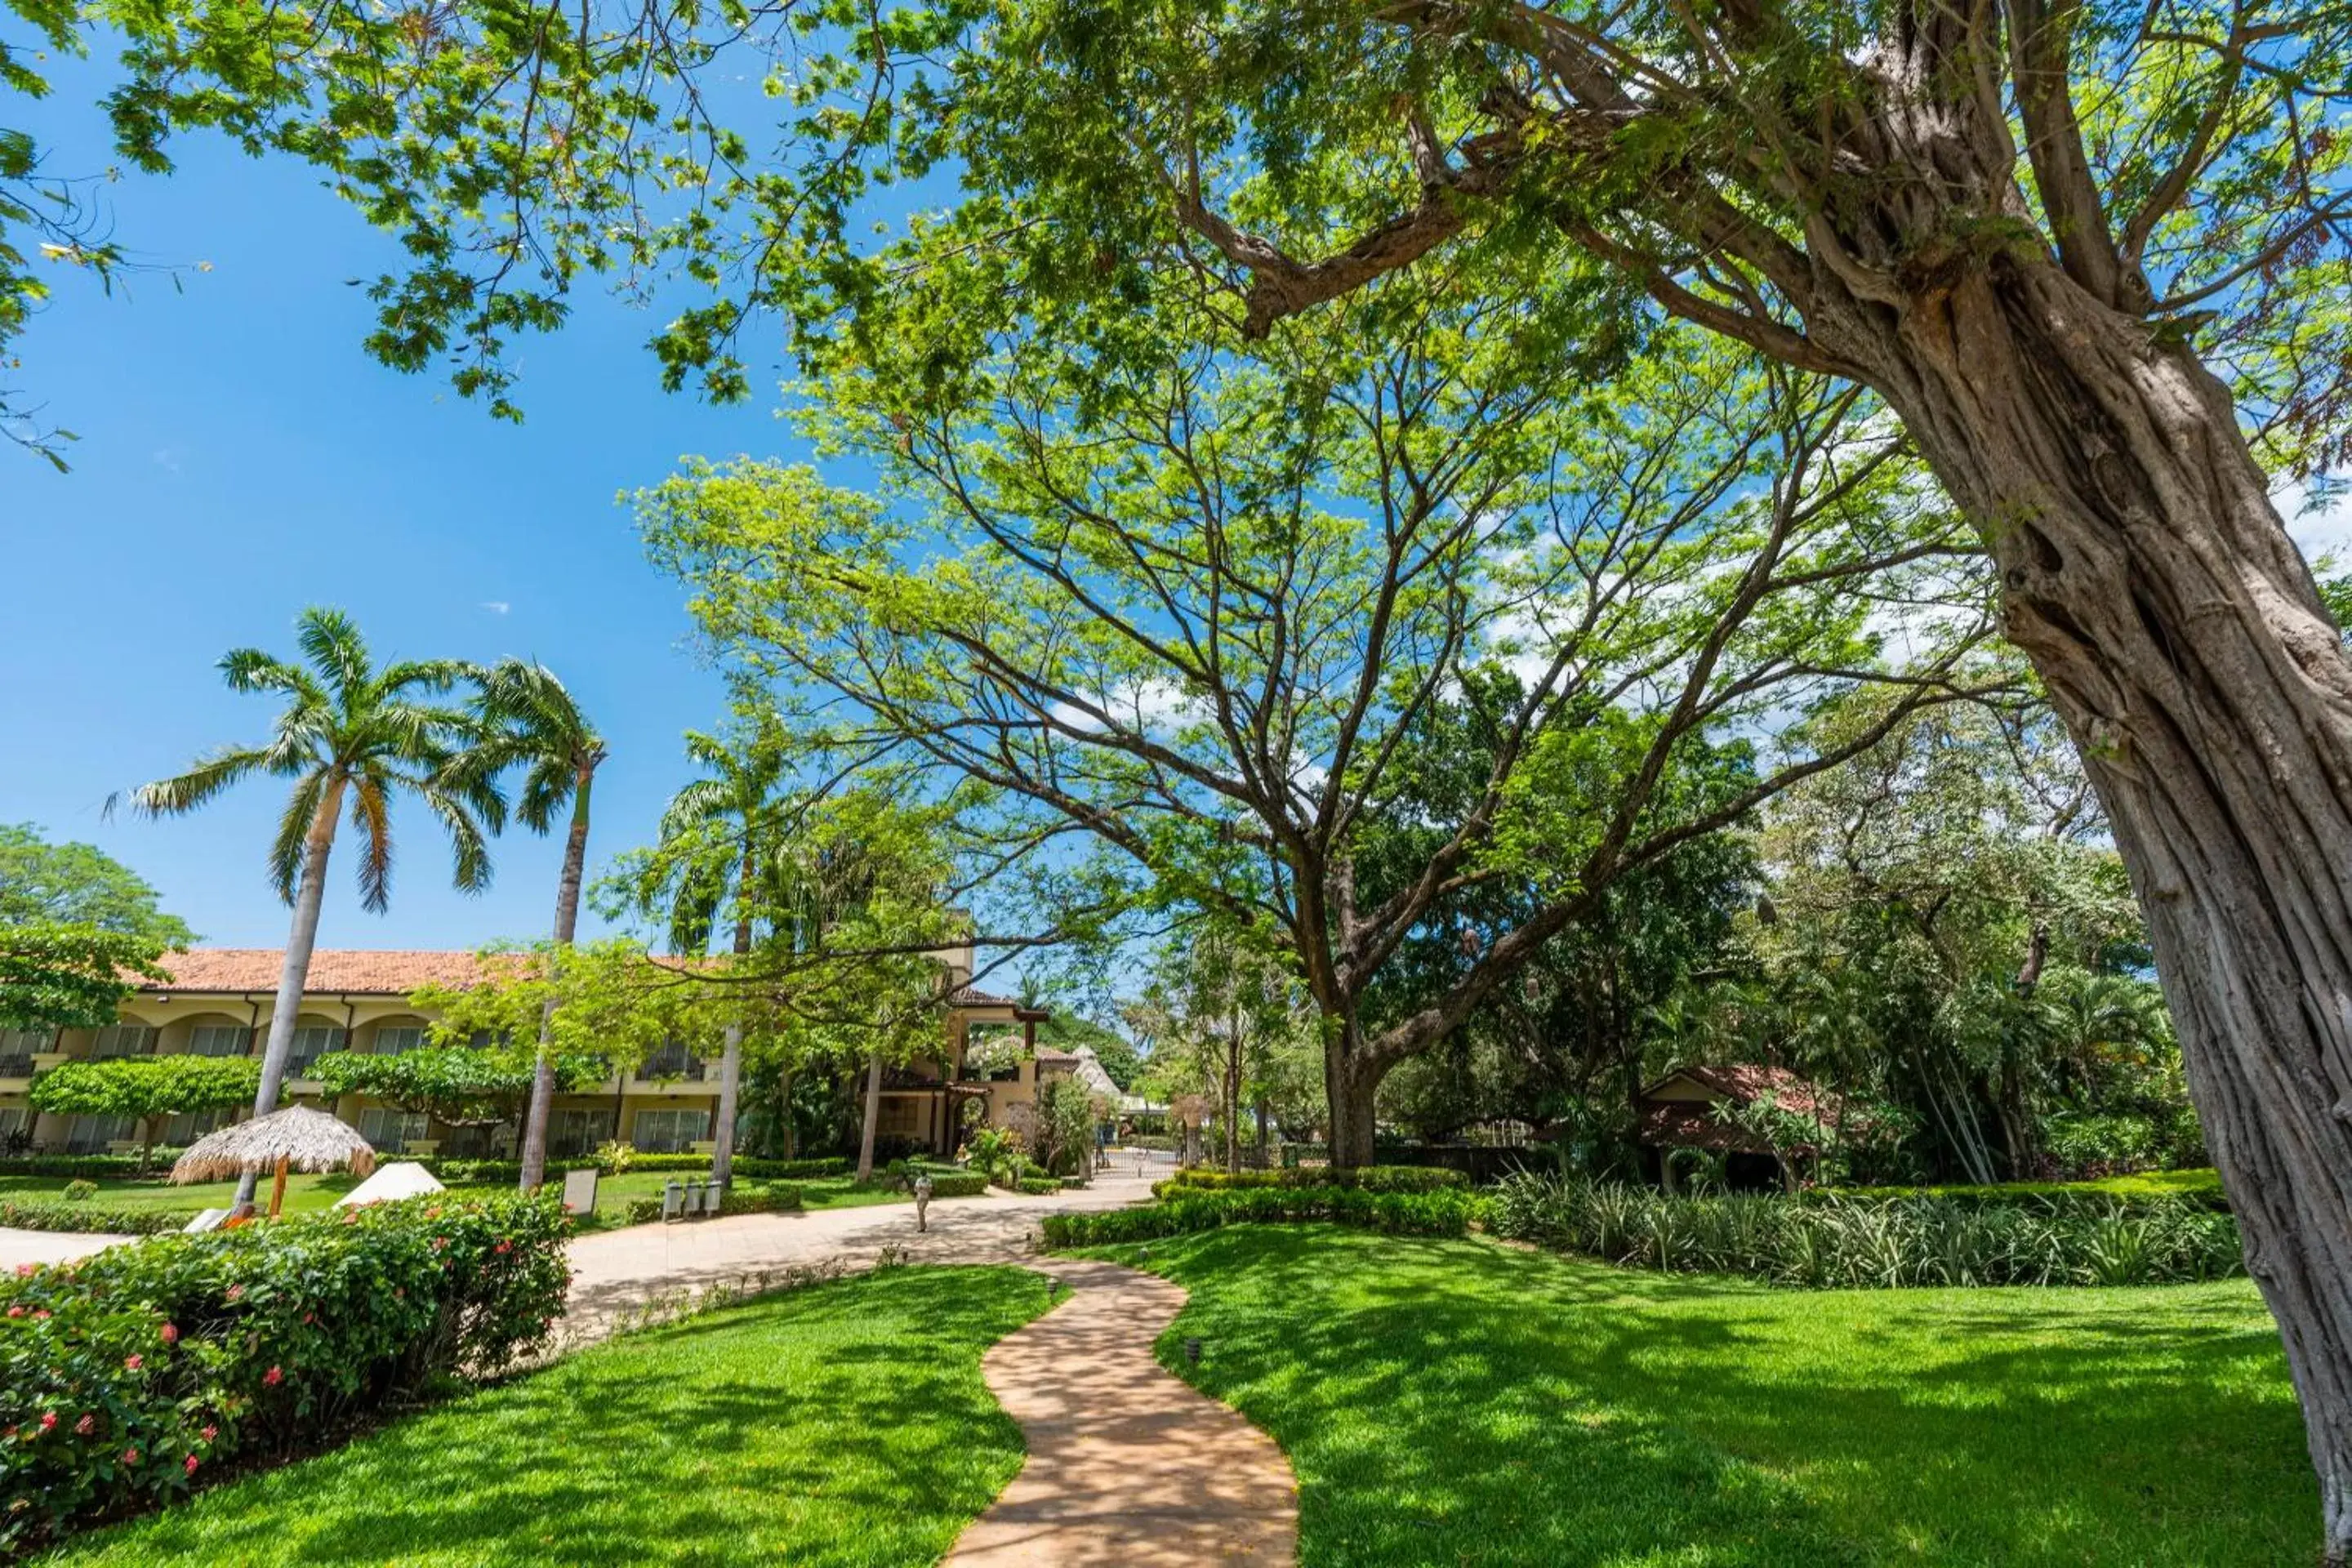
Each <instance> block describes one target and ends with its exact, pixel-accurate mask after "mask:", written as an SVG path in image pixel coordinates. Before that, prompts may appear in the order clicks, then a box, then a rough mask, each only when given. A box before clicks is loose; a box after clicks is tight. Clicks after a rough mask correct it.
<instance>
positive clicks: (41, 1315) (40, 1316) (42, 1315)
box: [33, 1307, 49, 1323]
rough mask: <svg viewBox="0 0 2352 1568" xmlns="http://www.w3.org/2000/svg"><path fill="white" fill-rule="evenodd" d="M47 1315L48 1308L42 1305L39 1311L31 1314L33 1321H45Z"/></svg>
mask: <svg viewBox="0 0 2352 1568" xmlns="http://www.w3.org/2000/svg"><path fill="white" fill-rule="evenodd" d="M48 1315H49V1310H48V1309H47V1308H46V1307H44V1308H42V1309H41V1310H39V1311H37V1312H35V1313H34V1314H33V1321H35V1322H37V1323H38V1322H43V1321H47V1318H48Z"/></svg>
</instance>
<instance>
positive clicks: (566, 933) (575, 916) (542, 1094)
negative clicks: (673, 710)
mask: <svg viewBox="0 0 2352 1568" xmlns="http://www.w3.org/2000/svg"><path fill="white" fill-rule="evenodd" d="M595 776H596V771H595V769H594V768H593V767H586V768H583V769H581V770H580V772H579V774H578V776H577V779H576V780H575V782H574V784H573V785H572V826H571V829H570V831H568V832H567V833H566V834H565V835H564V837H563V870H562V874H561V876H559V877H558V879H557V880H556V884H555V945H556V947H557V948H558V949H559V950H561V949H563V948H567V947H570V946H571V945H572V936H573V934H574V933H575V932H577V931H579V929H580V879H581V878H582V877H583V875H584V874H585V872H586V870H587V866H588V791H589V786H590V785H591V784H593V783H594V781H595ZM557 956H558V957H559V958H560V957H561V956H562V954H561V952H560V951H559V952H558V955H557ZM554 1019H555V1002H554V1000H553V998H550V999H549V1001H548V1004H547V1006H546V1008H545V1009H544V1010H543V1011H542V1012H541V1014H540V1016H539V1062H538V1065H537V1066H536V1067H535V1068H533V1069H532V1071H531V1075H530V1110H526V1111H525V1112H524V1113H523V1121H522V1179H521V1186H522V1190H523V1191H524V1192H526V1193H535V1192H537V1191H538V1190H539V1185H540V1184H541V1182H543V1181H545V1180H546V1179H547V1119H548V1115H549V1112H550V1111H551V1110H552V1109H553V1107H554V1104H555V1055H554V1045H553V1042H552V1041H551V1039H550V1038H549V1034H550V1030H551V1026H552V1024H553V1023H554Z"/></svg>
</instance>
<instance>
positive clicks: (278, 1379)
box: [261, 1366, 286, 1388]
mask: <svg viewBox="0 0 2352 1568" xmlns="http://www.w3.org/2000/svg"><path fill="white" fill-rule="evenodd" d="M285 1381H286V1374H285V1373H282V1372H280V1371H278V1369H277V1368H276V1367H274V1366H273V1367H271V1368H270V1369H269V1370H268V1372H265V1373H262V1374H261V1386H262V1387H264V1388H275V1387H277V1386H278V1384H281V1383H283V1382H285Z"/></svg>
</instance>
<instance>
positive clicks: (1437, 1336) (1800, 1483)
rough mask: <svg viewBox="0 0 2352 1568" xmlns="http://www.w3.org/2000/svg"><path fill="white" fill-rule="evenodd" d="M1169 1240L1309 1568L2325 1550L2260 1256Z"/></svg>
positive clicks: (1325, 1233) (2284, 1554)
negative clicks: (2170, 1284)
mask: <svg viewBox="0 0 2352 1568" xmlns="http://www.w3.org/2000/svg"><path fill="white" fill-rule="evenodd" d="M1144 1251H1145V1249H1143V1248H1140V1247H1116V1248H1109V1249H1106V1250H1105V1252H1104V1254H1103V1255H1104V1256H1107V1257H1113V1258H1119V1259H1121V1260H1123V1261H1129V1262H1136V1261H1140V1262H1141V1263H1142V1264H1143V1265H1144V1266H1145V1267H1148V1268H1156V1269H1158V1270H1160V1272H1162V1273H1165V1274H1167V1275H1169V1276H1171V1278H1173V1279H1177V1280H1179V1281H1180V1282H1181V1283H1182V1284H1184V1285H1185V1286H1186V1287H1188V1288H1189V1289H1191V1291H1192V1303H1191V1305H1190V1306H1189V1307H1188V1308H1187V1309H1186V1310H1185V1311H1184V1313H1183V1315H1182V1316H1181V1317H1180V1318H1179V1319H1178V1320H1177V1321H1176V1323H1175V1324H1174V1325H1173V1326H1172V1327H1171V1329H1170V1330H1169V1331H1168V1334H1167V1335H1166V1337H1165V1338H1164V1339H1163V1340H1162V1341H1161V1342H1160V1354H1161V1359H1162V1360H1163V1361H1164V1362H1165V1363H1167V1364H1168V1365H1170V1366H1171V1368H1173V1369H1175V1370H1177V1371H1178V1373H1180V1375H1185V1376H1188V1377H1190V1378H1191V1379H1192V1381H1194V1382H1195V1383H1197V1384H1199V1385H1200V1386H1202V1388H1204V1389H1206V1390H1208V1391H1209V1392H1211V1393H1213V1394H1216V1395H1217V1396H1219V1397H1220V1398H1223V1399H1225V1400H1226V1401H1228V1402H1229V1403H1231V1404H1233V1405H1235V1406H1237V1407H1238V1408H1239V1409H1241V1410H1242V1411H1243V1412H1244V1414H1246V1415H1249V1416H1250V1417H1251V1419H1253V1420H1255V1422H1257V1423H1258V1424H1259V1425H1260V1426H1263V1427H1265V1430H1266V1431H1268V1432H1269V1433H1271V1434H1272V1435H1273V1436H1275V1438H1276V1440H1277V1441H1279V1442H1280V1443H1281V1444H1282V1446H1283V1447H1284V1448H1285V1449H1286V1450H1287V1451H1288V1453H1289V1455H1290V1457H1291V1460H1292V1462H1293V1463H1294V1464H1295V1465H1296V1466H1297V1470H1298V1476H1299V1482H1300V1510H1301V1520H1300V1523H1301V1531H1302V1542H1301V1561H1302V1563H1303V1564H1304V1565H1305V1568H1339V1565H1342V1564H1345V1565H1348V1568H1369V1565H1370V1564H1397V1565H1403V1564H1413V1565H1416V1568H1418V1565H1422V1564H1446V1565H1449V1568H1468V1565H1474V1564H1475V1565H1482V1568H1484V1565H1496V1564H1504V1563H1515V1564H1516V1563H1526V1564H1545V1565H1551V1564H1571V1563H1572V1564H1609V1565H1612V1568H1635V1565H1639V1568H1731V1565H1738V1568H1763V1565H1773V1568H1781V1565H1786V1568H1823V1565H1832V1564H1860V1563H1917V1564H1935V1565H1937V1568H1942V1565H1946V1564H2024V1563H2033V1564H2053V1565H2054V1564H2060V1563H2067V1564H2084V1563H2095V1564H2116V1565H2119V1568H2120V1565H2126V1564H2128V1565H2134V1568H2137V1565H2140V1564H2151V1565H2152V1564H2175V1563H2177V1564H2192V1563H2193V1564H2200V1565H2209V1568H2210V1565H2226V1564H2246V1565H2248V1568H2254V1565H2260V1568H2278V1565H2282V1564H2293V1563H2307V1562H2309V1561H2311V1560H2312V1558H2313V1556H2314V1546H2315V1541H2316V1539H2317V1523H2318V1502H2317V1494H2316V1488H2315V1485H2314V1482H2313V1480H2312V1476H2311V1471H2310V1468H2309V1464H2308V1461H2307V1460H2306V1459H2305V1454H2304V1445H2303V1432H2302V1427H2301V1424H2300V1422H2299V1420H2298V1418H2297V1416H2296V1414H2295V1406H2294V1398H2293V1394H2292V1393H2291V1391H2290V1390H2289V1388H2288V1385H2287V1381H2286V1373H2285V1366H2284V1360H2283V1358H2282V1357H2281V1355H2280V1352H2279V1348H2278V1339H2277V1335H2276V1333H2275V1331H2273V1328H2272V1326H2271V1323H2270V1320H2269V1318H2268V1316H2267V1314H2266V1313H2265V1312H2264V1311H2263V1307H2262V1304H2261V1302H2260V1300H2259V1299H2258V1298H2257V1297H2256V1296H2255V1293H2254V1291H2253V1289H2252V1286H2250V1285H2248V1284H2247V1283H2245V1282H2244V1281H2242V1280H2241V1281H2235V1282H2231V1283H2229V1284H2223V1285H2203V1286H2183V1287H2176V1288H2171V1289H2145V1290H2088V1289H2075V1290H2025V1289H2005V1290H1933V1291H1896V1290H1886V1291H1852V1292H1824V1293H1810V1292H1801V1291H1776V1290H1770V1289H1763V1288H1760V1287H1751V1286H1748V1285H1744V1284H1739V1283H1735V1282H1725V1281H1721V1280H1715V1279H1688V1278H1675V1277H1662V1276H1658V1275H1652V1274H1638V1273H1631V1272H1626V1271H1623V1270H1619V1269H1614V1268H1607V1267H1605V1266H1602V1265H1599V1264H1593V1263H1588V1262H1583V1261H1579V1260H1571V1259H1563V1258H1553V1257H1549V1256H1544V1255H1537V1254H1530V1253H1527V1252H1521V1251H1517V1250H1514V1249H1508V1248H1506V1247H1500V1246H1497V1245H1494V1244H1490V1243H1486V1242H1483V1241H1425V1240H1417V1239H1405V1238H1392V1237H1378V1236H1372V1235H1368V1234H1365V1233H1362V1232H1354V1231H1341V1230H1336V1229H1333V1228H1330V1227H1327V1226H1286V1227H1277V1226H1240V1227H1234V1228H1232V1229H1226V1230H1220V1231H1213V1232H1209V1233H1206V1234H1204V1235H1201V1236H1197V1237H1183V1238H1181V1239H1177V1240H1170V1241H1157V1242H1153V1243H1150V1246H1149V1248H1148V1253H1149V1256H1148V1257H1146V1256H1143V1253H1144ZM1191 1335H1198V1336H1200V1337H1201V1338H1202V1341H1203V1342H1204V1345H1205V1353H1204V1355H1203V1357H1202V1363H1201V1364H1200V1365H1199V1366H1198V1367H1197V1368H1190V1369H1188V1368H1187V1367H1186V1366H1185V1363H1184V1359H1183V1356H1182V1353H1181V1352H1182V1344H1183V1342H1184V1340H1185V1338H1186V1337H1188V1336H1191Z"/></svg>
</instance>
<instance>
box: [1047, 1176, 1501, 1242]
mask: <svg viewBox="0 0 2352 1568" xmlns="http://www.w3.org/2000/svg"><path fill="white" fill-rule="evenodd" d="M1477 1206H1478V1200H1477V1199H1475V1198H1474V1197H1473V1196H1471V1194H1468V1193H1465V1192H1461V1191H1459V1190H1456V1189H1453V1188H1444V1189H1440V1190H1438V1191H1436V1192H1426V1193H1370V1192H1363V1191H1360V1190H1359V1189H1356V1188H1350V1187H1337V1186H1329V1185H1323V1186H1292V1187H1244V1188H1238V1189H1234V1190H1231V1191H1226V1192H1194V1193H1186V1194H1179V1195H1178V1196H1176V1197H1173V1198H1171V1199H1169V1200H1168V1201H1166V1202H1164V1203H1157V1204H1152V1205H1148V1206H1145V1207H1142V1208H1130V1209H1111V1210H1108V1211H1107V1212H1104V1213H1100V1214H1052V1215H1046V1216H1045V1245H1046V1246H1047V1247H1104V1246H1108V1245H1111V1244H1113V1243H1116V1242H1122V1241H1150V1240H1151V1239H1153V1238H1155V1237H1163V1236H1183V1235H1186V1234H1188V1233H1190V1232H1192V1231H1196V1230H1214V1229H1216V1228H1217V1227H1218V1226H1225V1225H1252V1224H1259V1223H1268V1222H1281V1223H1292V1222H1297V1221H1301V1220H1328V1221H1330V1222H1332V1223H1333V1224H1336V1225H1352V1226H1363V1227H1365V1228H1367V1229H1370V1230H1381V1231H1387V1232H1390V1233H1391V1234H1392V1235H1397V1236H1460V1235H1463V1234H1464V1233H1465V1232H1466V1231H1467V1230H1468V1229H1469V1228H1470V1219H1471V1215H1472V1214H1473V1213H1474V1212H1475V1210H1476V1208H1477Z"/></svg>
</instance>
